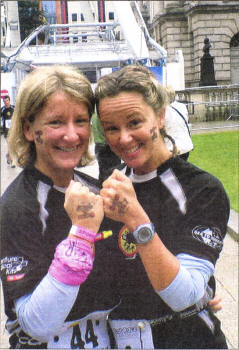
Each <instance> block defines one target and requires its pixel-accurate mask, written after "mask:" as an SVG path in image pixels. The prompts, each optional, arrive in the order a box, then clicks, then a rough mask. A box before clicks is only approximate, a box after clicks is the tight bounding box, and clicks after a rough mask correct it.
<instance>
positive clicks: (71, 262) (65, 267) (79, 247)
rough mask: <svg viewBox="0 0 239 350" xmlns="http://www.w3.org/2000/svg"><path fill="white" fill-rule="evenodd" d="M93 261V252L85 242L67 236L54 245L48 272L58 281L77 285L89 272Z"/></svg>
mask: <svg viewBox="0 0 239 350" xmlns="http://www.w3.org/2000/svg"><path fill="white" fill-rule="evenodd" d="M93 261H94V254H93V251H92V248H91V246H90V245H89V244H88V243H87V242H85V241H83V240H81V239H73V238H67V239H65V240H64V241H62V242H61V243H60V244H58V246H57V247H56V251H55V255H54V259H53V261H52V263H51V265H50V267H49V273H50V274H51V276H52V277H54V278H55V279H56V280H57V281H59V282H62V283H65V284H68V285H72V286H79V285H81V284H82V283H83V282H84V281H85V280H86V279H87V277H88V275H89V274H90V272H91V270H92V268H93Z"/></svg>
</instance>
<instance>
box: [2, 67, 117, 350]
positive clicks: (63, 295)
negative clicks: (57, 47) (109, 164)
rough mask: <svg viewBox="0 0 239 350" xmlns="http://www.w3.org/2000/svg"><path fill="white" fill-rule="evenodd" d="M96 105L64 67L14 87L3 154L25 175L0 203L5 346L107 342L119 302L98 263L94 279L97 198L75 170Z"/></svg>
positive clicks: (82, 81) (84, 156)
mask: <svg viewBox="0 0 239 350" xmlns="http://www.w3.org/2000/svg"><path fill="white" fill-rule="evenodd" d="M94 105H95V101H94V95H93V92H92V89H91V85H90V82H89V81H88V79H87V78H86V77H85V76H84V75H83V74H82V73H80V72H79V71H78V70H77V69H75V68H73V67H72V66H67V65H62V66H61V65H60V66H58V65H56V66H50V67H40V68H37V69H35V70H34V71H33V72H31V73H30V74H28V75H27V77H26V78H25V80H24V81H23V82H22V84H21V86H20V89H19V91H18V95H17V101H16V108H15V111H14V116H13V120H12V127H11V130H10V135H9V148H10V152H11V155H12V157H13V158H14V160H15V163H16V164H17V165H19V166H21V167H22V168H23V170H22V172H21V173H20V174H19V175H18V176H17V178H16V179H15V180H14V181H13V182H12V183H11V184H10V186H9V187H8V188H7V190H6V191H5V192H4V194H3V196H2V197H1V220H0V221H1V224H0V225H1V226H0V227H1V279H2V284H3V293H4V302H5V313H6V315H7V322H6V328H7V330H8V331H9V334H10V337H9V343H10V348H24V349H25V348H33V349H36V348H43V349H45V348H47V347H48V348H58V349H59V348H68V349H69V348H79V347H81V348H82V347H84V344H87V346H88V347H92V348H93V347H99V348H107V347H108V348H109V347H110V346H111V345H110V338H109V335H108V332H107V315H108V313H109V310H108V309H111V308H112V307H113V306H114V305H115V302H114V299H113V297H111V296H110V297H108V296H107V290H108V291H109V292H111V290H110V288H108V289H107V283H106V281H104V279H103V274H104V271H102V270H101V269H100V268H101V265H100V264H98V265H96V266H95V268H94V273H93V274H92V272H93V271H92V268H93V261H94V259H95V249H94V243H95V241H98V240H100V239H101V238H103V237H104V235H102V234H99V235H98V234H97V232H98V230H99V226H100V223H101V221H102V219H103V216H104V213H103V205H102V199H101V198H100V196H99V195H98V194H97V193H98V192H99V190H98V187H97V181H96V180H94V179H92V178H90V177H89V176H87V175H85V174H83V173H80V172H78V171H76V170H75V167H77V166H79V165H80V164H82V163H84V164H85V163H86V162H87V160H89V152H88V145H89V138H90V133H91V130H90V119H91V116H92V113H93V111H94ZM73 179H74V180H75V181H76V183H72V182H71V180H73ZM69 184H70V185H69ZM67 186H69V187H68V190H67V191H66V188H67ZM65 192H66V200H65ZM75 192H77V193H78V196H77V198H75ZM64 205H65V209H64ZM73 208H75V209H76V215H74V213H73ZM101 249H102V244H101V243H99V245H98V248H97V252H99V254H101ZM88 276H91V277H90V278H88ZM90 280H91V282H90ZM88 283H89V285H88ZM92 286H93V287H94V288H95V289H94V288H92ZM105 297H106V300H107V308H106V306H105V303H104V300H105ZM96 311H97V312H96Z"/></svg>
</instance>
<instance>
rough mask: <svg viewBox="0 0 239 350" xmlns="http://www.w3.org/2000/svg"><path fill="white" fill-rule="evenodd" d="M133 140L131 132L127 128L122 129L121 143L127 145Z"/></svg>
mask: <svg viewBox="0 0 239 350" xmlns="http://www.w3.org/2000/svg"><path fill="white" fill-rule="evenodd" d="M131 140H132V136H131V134H130V132H129V131H128V130H126V129H124V130H121V131H120V135H119V143H120V144H121V145H127V144H128V143H129V142H130V141H131Z"/></svg>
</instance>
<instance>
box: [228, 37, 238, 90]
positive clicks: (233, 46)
mask: <svg viewBox="0 0 239 350" xmlns="http://www.w3.org/2000/svg"><path fill="white" fill-rule="evenodd" d="M230 51H231V84H239V32H238V33H237V34H235V35H234V36H233V37H232V39H231V42H230Z"/></svg>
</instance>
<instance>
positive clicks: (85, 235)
mask: <svg viewBox="0 0 239 350" xmlns="http://www.w3.org/2000/svg"><path fill="white" fill-rule="evenodd" d="M70 234H72V235H74V236H76V237H78V238H82V239H85V240H86V241H89V242H91V243H94V242H95V236H96V233H95V232H93V231H91V230H88V229H87V228H85V227H81V226H76V225H72V226H71V229H70Z"/></svg>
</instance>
